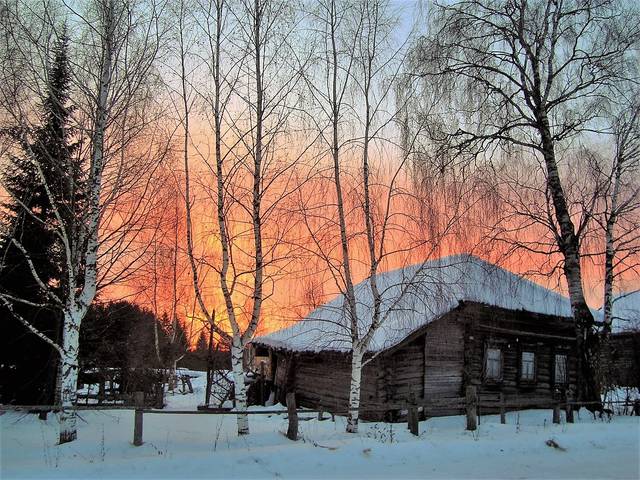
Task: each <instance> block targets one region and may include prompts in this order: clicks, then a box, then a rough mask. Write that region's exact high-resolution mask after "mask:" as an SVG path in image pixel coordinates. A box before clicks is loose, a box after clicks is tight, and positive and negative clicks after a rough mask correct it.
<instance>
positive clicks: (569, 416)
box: [564, 392, 573, 423]
mask: <svg viewBox="0 0 640 480" xmlns="http://www.w3.org/2000/svg"><path fill="white" fill-rule="evenodd" d="M564 399H565V404H564V411H565V415H566V417H567V423H573V405H571V403H570V402H571V398H570V396H569V392H567V393H566V394H565V397H564Z"/></svg>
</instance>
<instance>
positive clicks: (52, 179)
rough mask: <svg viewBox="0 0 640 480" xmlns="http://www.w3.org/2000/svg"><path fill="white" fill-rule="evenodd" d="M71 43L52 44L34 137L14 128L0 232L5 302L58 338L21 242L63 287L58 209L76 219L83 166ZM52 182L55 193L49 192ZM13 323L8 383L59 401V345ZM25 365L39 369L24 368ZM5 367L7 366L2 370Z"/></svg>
mask: <svg viewBox="0 0 640 480" xmlns="http://www.w3.org/2000/svg"><path fill="white" fill-rule="evenodd" d="M68 48H69V39H68V37H67V34H66V31H63V33H62V35H61V37H60V38H59V39H58V40H57V41H56V42H55V44H54V46H53V48H52V59H51V62H50V64H49V66H48V71H47V79H48V82H47V88H46V97H45V98H44V99H43V101H42V105H41V110H42V111H41V113H40V117H41V119H40V122H41V123H40V125H38V126H36V127H35V129H34V131H33V132H30V133H29V135H28V136H27V135H25V132H24V131H22V130H23V126H20V125H17V126H14V127H12V128H10V129H9V130H8V131H7V133H8V134H9V135H10V137H12V138H13V139H14V140H15V141H16V142H17V147H18V150H19V153H16V154H15V155H12V156H9V158H8V162H9V165H8V168H7V170H6V171H5V173H4V175H3V176H2V186H3V187H4V188H5V190H6V191H7V193H8V196H9V200H8V202H7V203H5V204H4V210H3V214H4V215H6V218H5V219H4V221H3V223H6V230H5V231H4V232H3V235H2V237H1V238H0V245H1V246H0V252H1V253H0V254H1V256H2V257H1V258H2V260H1V261H0V289H1V290H0V291H1V292H2V295H3V296H2V300H3V301H2V304H1V306H2V309H3V310H4V311H6V312H7V313H8V315H7V316H6V318H7V319H9V318H11V317H12V311H13V313H15V314H16V315H18V316H19V317H22V318H25V319H28V320H29V321H30V322H31V323H32V324H33V325H37V328H38V329H39V330H41V331H42V332H43V333H44V334H45V335H46V337H47V338H49V339H51V340H53V341H58V340H59V338H60V326H61V311H60V309H59V308H57V306H56V305H55V304H51V303H50V302H49V301H48V299H47V297H46V293H45V292H44V291H42V289H41V288H40V286H39V285H38V283H37V281H36V280H35V279H34V277H33V275H32V274H31V272H30V266H29V262H28V261H27V257H26V256H25V255H23V254H22V252H21V249H20V248H21V247H22V248H23V249H24V250H25V251H26V252H27V254H28V258H29V259H31V263H32V264H33V267H34V268H35V270H36V271H37V272H39V275H40V279H41V280H42V281H43V282H44V283H45V284H46V285H55V287H54V291H56V292H59V291H60V290H61V289H63V288H64V286H65V284H66V282H67V279H66V275H65V270H64V259H63V255H62V251H63V248H62V244H61V243H60V239H59V238H58V237H57V235H56V228H57V226H59V224H60V223H59V220H58V218H57V217H56V215H55V213H54V212H55V211H59V212H61V214H62V215H63V216H64V217H65V219H64V220H63V221H64V222H65V223H67V224H72V223H73V222H74V221H75V219H76V218H77V212H78V210H79V208H80V206H81V202H82V198H83V194H82V185H83V182H82V178H81V169H80V166H79V165H78V160H77V157H76V156H75V153H76V150H77V145H76V144H74V143H73V141H72V139H71V137H72V135H73V129H72V127H71V118H70V117H71V112H72V108H71V107H70V106H69V90H70V86H71V83H70V82H71V77H70V75H71V72H70V67H69V58H68ZM22 142H26V143H22ZM38 166H39V167H40V168H41V170H42V174H43V176H44V177H45V179H46V181H44V182H43V181H41V180H40V177H39V175H38V170H37V169H38ZM47 188H48V189H49V193H50V195H49V194H47ZM14 239H16V242H14ZM11 298H21V299H24V300H27V301H29V302H31V303H35V304H45V305H46V306H45V307H37V306H34V305H30V304H29V303H25V302H20V303H19V304H16V305H14V304H12V303H11V302H10V299H11ZM7 327H8V329H9V331H12V332H14V333H13V334H8V335H5V336H4V337H3V338H4V339H5V340H4V341H5V342H7V343H6V345H5V348H3V355H9V356H12V357H13V358H7V359H6V361H3V362H2V364H3V365H6V366H7V367H10V370H11V374H12V376H17V378H14V380H15V381H13V382H11V381H9V382H7V380H8V379H4V380H3V382H2V383H3V388H4V389H10V388H13V390H14V393H16V394H17V395H18V397H17V399H19V400H20V401H22V402H25V401H26V403H36V402H37V401H43V402H44V403H45V404H51V403H53V402H54V399H55V395H54V391H53V389H54V386H55V377H56V369H57V365H58V362H57V359H56V355H55V351H54V350H52V349H51V346H50V345H49V344H47V343H44V342H42V340H39V339H37V338H36V337H35V336H31V335H28V330H27V329H25V327H24V325H22V324H20V323H19V322H18V321H17V320H16V319H12V321H11V324H10V325H8V326H7ZM27 345H28V347H27ZM24 367H26V368H27V369H31V370H32V371H31V372H25V370H24ZM3 370H4V369H3ZM43 372H45V375H43V374H42V373H43ZM5 373H8V372H4V371H3V374H5ZM20 376H23V378H34V377H35V378H37V379H39V381H36V384H35V385H34V384H33V383H34V382H31V383H29V386H30V388H31V389H33V388H34V387H35V389H36V390H37V391H39V393H36V392H34V391H31V394H29V393H28V392H21V391H20V390H21V385H20V384H21V383H22V381H23V380H22V381H21V380H20V379H19V377H20ZM52 379H53V380H54V381H52ZM43 382H44V383H43ZM25 393H26V396H25ZM7 394H10V393H9V392H5V395H3V397H4V396H6V395H7ZM7 400H10V398H7Z"/></svg>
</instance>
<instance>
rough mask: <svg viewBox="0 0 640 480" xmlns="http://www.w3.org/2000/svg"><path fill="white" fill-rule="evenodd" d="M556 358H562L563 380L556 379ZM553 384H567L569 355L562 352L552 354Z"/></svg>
mask: <svg viewBox="0 0 640 480" xmlns="http://www.w3.org/2000/svg"><path fill="white" fill-rule="evenodd" d="M558 357H562V358H564V379H563V380H562V381H560V380H559V379H558ZM553 384H554V385H560V386H566V385H568V384H569V355H568V354H567V352H564V351H555V352H553Z"/></svg>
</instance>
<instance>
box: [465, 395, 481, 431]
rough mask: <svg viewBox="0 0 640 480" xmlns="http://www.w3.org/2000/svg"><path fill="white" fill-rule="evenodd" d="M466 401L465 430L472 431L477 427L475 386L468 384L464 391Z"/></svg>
mask: <svg viewBox="0 0 640 480" xmlns="http://www.w3.org/2000/svg"><path fill="white" fill-rule="evenodd" d="M466 403H467V430H471V431H474V430H476V429H477V428H478V395H477V392H476V387H475V386H473V385H469V386H468V387H467V391H466Z"/></svg>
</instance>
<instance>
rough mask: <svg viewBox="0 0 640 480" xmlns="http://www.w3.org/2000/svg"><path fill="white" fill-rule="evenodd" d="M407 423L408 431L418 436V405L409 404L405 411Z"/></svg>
mask: <svg viewBox="0 0 640 480" xmlns="http://www.w3.org/2000/svg"><path fill="white" fill-rule="evenodd" d="M407 423H408V427H409V431H410V432H411V434H412V435H415V436H419V435H420V425H419V423H418V407H417V406H415V405H409V410H408V412H407Z"/></svg>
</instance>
